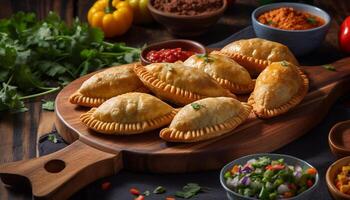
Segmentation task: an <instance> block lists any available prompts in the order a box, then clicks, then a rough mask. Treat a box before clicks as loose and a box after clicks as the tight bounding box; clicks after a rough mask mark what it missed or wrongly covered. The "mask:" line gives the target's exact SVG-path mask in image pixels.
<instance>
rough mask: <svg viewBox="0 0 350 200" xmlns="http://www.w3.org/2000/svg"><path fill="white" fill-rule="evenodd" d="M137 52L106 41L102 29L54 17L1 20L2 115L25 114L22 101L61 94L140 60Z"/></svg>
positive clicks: (24, 15) (22, 15) (30, 15)
mask: <svg viewBox="0 0 350 200" xmlns="http://www.w3.org/2000/svg"><path fill="white" fill-rule="evenodd" d="M139 53H140V49H139V48H132V47H128V46H125V44H123V43H109V42H106V41H104V36H103V32H102V31H101V30H100V29H97V28H92V27H89V26H88V24H87V23H82V22H80V21H79V19H75V21H74V23H73V24H72V25H71V26H69V25H67V24H66V23H65V22H64V21H63V20H61V19H60V17H59V16H58V15H57V14H55V13H52V12H50V13H49V14H48V16H47V17H46V18H45V19H43V20H39V19H37V17H36V16H35V14H34V13H24V12H18V13H16V14H15V15H13V16H12V17H10V18H8V19H2V20H0V60H1V62H0V112H1V111H8V110H9V111H11V112H24V111H26V110H27V109H26V108H25V105H24V101H25V100H27V99H32V98H36V97H40V96H43V95H46V94H49V93H53V92H57V91H58V90H60V89H61V88H62V87H63V86H65V85H67V84H68V83H69V82H71V81H72V80H74V79H76V78H78V77H80V76H82V75H85V74H87V73H89V72H92V71H95V70H99V69H101V68H103V67H107V66H112V65H119V64H124V63H130V62H133V61H134V60H136V59H138V57H139Z"/></svg>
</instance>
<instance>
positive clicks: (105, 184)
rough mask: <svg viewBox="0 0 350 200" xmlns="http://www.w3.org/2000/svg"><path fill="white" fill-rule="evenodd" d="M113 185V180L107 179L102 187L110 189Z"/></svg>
mask: <svg viewBox="0 0 350 200" xmlns="http://www.w3.org/2000/svg"><path fill="white" fill-rule="evenodd" d="M111 186H112V184H111V182H108V181H106V182H104V183H102V184H101V189H102V190H109V189H110V188H111Z"/></svg>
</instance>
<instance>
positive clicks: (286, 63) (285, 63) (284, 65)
mask: <svg viewBox="0 0 350 200" xmlns="http://www.w3.org/2000/svg"><path fill="white" fill-rule="evenodd" d="M281 65H282V66H283V67H288V65H289V64H288V62H287V61H285V60H283V61H282V62H281Z"/></svg>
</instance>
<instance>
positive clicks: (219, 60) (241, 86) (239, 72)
mask: <svg viewBox="0 0 350 200" xmlns="http://www.w3.org/2000/svg"><path fill="white" fill-rule="evenodd" d="M184 64H185V65H186V66H189V67H195V68H198V69H200V70H202V71H204V72H205V73H207V74H209V75H210V76H211V77H212V78H214V79H215V80H216V81H217V82H218V83H219V84H220V85H221V86H222V87H224V88H226V89H228V90H230V91H231V92H232V93H234V94H247V93H250V92H251V91H253V89H254V81H253V80H252V79H251V78H250V75H249V72H248V71H247V70H246V69H245V68H244V67H242V66H241V65H239V64H238V63H237V62H236V61H234V60H233V59H230V58H229V57H227V56H224V55H220V54H209V55H193V56H191V57H189V58H188V59H187V60H185V62H184Z"/></svg>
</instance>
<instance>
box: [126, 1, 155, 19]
mask: <svg viewBox="0 0 350 200" xmlns="http://www.w3.org/2000/svg"><path fill="white" fill-rule="evenodd" d="M126 1H127V2H128V3H129V5H130V6H131V7H132V8H133V10H134V20H133V23H134V24H148V23H150V22H152V21H153V18H152V15H151V13H150V11H149V10H148V7H147V4H148V1H149V0H126Z"/></svg>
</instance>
